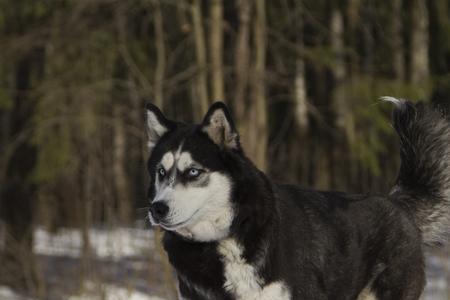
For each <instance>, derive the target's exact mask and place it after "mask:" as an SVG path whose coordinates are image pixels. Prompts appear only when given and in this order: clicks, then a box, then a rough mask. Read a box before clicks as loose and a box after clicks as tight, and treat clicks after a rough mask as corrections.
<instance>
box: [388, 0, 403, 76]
mask: <svg viewBox="0 0 450 300" xmlns="http://www.w3.org/2000/svg"><path fill="white" fill-rule="evenodd" d="M401 15H402V0H393V1H392V22H393V24H392V33H391V36H392V44H393V45H392V48H393V49H392V56H393V57H392V60H393V71H394V75H395V78H396V79H398V80H400V81H403V80H404V79H405V61H404V53H403V51H404V47H403V34H402V30H403V28H402V18H401V17H400V16H401Z"/></svg>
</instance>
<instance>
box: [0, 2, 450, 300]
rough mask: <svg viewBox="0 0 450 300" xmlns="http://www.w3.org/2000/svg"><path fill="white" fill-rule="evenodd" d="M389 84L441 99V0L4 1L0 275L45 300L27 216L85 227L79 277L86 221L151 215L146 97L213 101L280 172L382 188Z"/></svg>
mask: <svg viewBox="0 0 450 300" xmlns="http://www.w3.org/2000/svg"><path fill="white" fill-rule="evenodd" d="M385 95H391V96H396V97H401V98H408V99H411V100H422V101H433V102H436V103H444V102H449V100H450V1H449V0H428V1H426V0H392V1H375V0H341V1H332V0H314V1H310V0H280V1H268V0H233V1H224V0H203V1H202V0H129V1H120V0H76V1H75V0H47V1H45V0H14V1H13V0H0V252H1V254H0V259H1V260H2V262H1V268H0V284H5V285H9V286H14V287H17V288H22V289H25V290H28V291H29V293H30V294H32V295H38V296H39V297H41V298H45V297H46V296H45V295H46V288H45V284H44V287H41V285H40V284H38V283H39V282H42V278H41V279H39V278H40V277H42V275H40V273H41V272H40V267H39V263H38V262H37V259H36V257H35V255H33V251H32V248H33V247H32V245H33V236H34V235H33V232H34V229H35V228H37V227H39V228H46V229H47V230H49V231H56V230H57V229H58V228H61V227H71V228H78V229H80V232H81V233H82V242H83V255H82V258H83V259H82V260H81V266H82V267H81V269H80V270H81V273H83V272H89V271H86V270H88V269H89V263H88V260H89V251H90V249H91V247H90V243H91V241H90V239H89V234H88V229H89V228H92V227H93V226H111V227H118V226H133V225H134V224H135V222H136V220H142V221H143V220H145V216H146V206H148V202H147V200H146V189H147V174H146V169H145V160H146V159H147V156H148V153H147V149H146V142H145V138H146V133H145V127H144V117H145V115H144V103H145V102H147V101H151V102H153V103H155V104H156V105H157V106H159V107H160V108H162V109H163V111H165V113H166V114H167V115H168V116H169V117H171V118H173V119H176V120H183V121H186V122H192V121H195V122H199V121H200V120H201V118H202V116H203V114H204V113H205V111H206V109H207V107H208V106H209V105H210V104H211V103H212V102H214V101H216V100H223V101H225V102H226V103H227V104H228V105H229V106H230V108H231V109H232V111H233V115H234V117H235V121H236V123H237V125H238V128H239V131H240V133H241V140H242V142H243V145H244V149H245V151H246V153H247V155H248V156H249V157H251V158H252V159H253V161H254V162H255V163H256V164H257V165H258V166H259V167H260V168H261V169H263V170H265V171H266V172H267V173H268V174H269V175H270V176H271V177H272V178H274V179H275V180H284V181H290V182H296V183H299V184H301V185H304V186H311V187H314V188H320V189H339V190H345V191H349V192H375V193H385V192H387V191H388V190H389V188H390V186H391V185H392V183H393V182H394V180H395V176H396V172H397V168H398V149H397V139H396V137H395V134H394V131H393V129H392V128H391V125H390V123H389V117H390V111H391V107H389V105H386V104H381V103H380V101H379V100H378V99H379V97H381V96H385ZM83 270H84V271H83ZM166 273H167V272H166ZM47 290H48V287H47Z"/></svg>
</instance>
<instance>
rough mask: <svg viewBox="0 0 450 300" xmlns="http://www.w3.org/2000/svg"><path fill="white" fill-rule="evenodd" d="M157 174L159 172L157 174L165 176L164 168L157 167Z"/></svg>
mask: <svg viewBox="0 0 450 300" xmlns="http://www.w3.org/2000/svg"><path fill="white" fill-rule="evenodd" d="M158 174H159V176H161V177H164V176H166V170H164V168H159V169H158Z"/></svg>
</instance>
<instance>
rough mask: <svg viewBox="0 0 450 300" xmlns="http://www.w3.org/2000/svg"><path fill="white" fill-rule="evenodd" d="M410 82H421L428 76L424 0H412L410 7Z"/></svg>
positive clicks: (426, 15)
mask: <svg viewBox="0 0 450 300" xmlns="http://www.w3.org/2000/svg"><path fill="white" fill-rule="evenodd" d="M411 14H412V16H411V19H412V20H411V26H412V28H411V50H410V52H411V62H410V71H409V73H410V74H411V75H410V76H411V78H410V80H411V83H421V82H423V81H424V80H426V79H427V78H428V76H429V64H428V39H429V37H428V10H427V6H426V2H425V0H413V7H412V8H411Z"/></svg>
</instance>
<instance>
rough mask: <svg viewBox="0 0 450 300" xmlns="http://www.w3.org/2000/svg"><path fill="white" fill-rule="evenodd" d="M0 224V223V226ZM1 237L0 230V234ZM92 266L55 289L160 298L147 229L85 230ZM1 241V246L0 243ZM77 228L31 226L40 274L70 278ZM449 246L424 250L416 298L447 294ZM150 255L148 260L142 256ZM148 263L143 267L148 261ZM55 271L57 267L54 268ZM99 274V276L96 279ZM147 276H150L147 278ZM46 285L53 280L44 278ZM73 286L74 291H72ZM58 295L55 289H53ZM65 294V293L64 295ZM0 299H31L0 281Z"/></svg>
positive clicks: (76, 299) (93, 296)
mask: <svg viewBox="0 0 450 300" xmlns="http://www.w3.org/2000/svg"><path fill="white" fill-rule="evenodd" d="M0 229H1V226H0ZM0 236H1V234H0ZM89 238H90V246H91V250H92V252H91V253H92V255H93V259H95V260H96V261H97V263H96V264H95V269H96V271H97V272H98V273H99V274H102V276H103V277H101V278H102V279H101V280H103V281H101V280H100V281H99V282H95V283H93V282H87V283H84V284H82V286H83V288H82V289H81V291H80V290H79V289H78V290H76V289H75V290H73V289H67V290H65V287H64V290H62V291H61V293H63V294H62V295H67V298H65V299H69V300H82V299H83V300H97V299H102V300H103V299H105V300H122V299H124V300H162V298H159V297H156V296H153V295H163V294H164V293H163V291H164V283H163V279H162V278H161V276H160V270H161V269H160V268H161V266H160V265H159V262H158V260H159V259H158V255H157V254H156V251H155V245H154V235H153V231H152V230H149V229H138V228H114V229H106V228H96V229H90V230H89ZM0 244H1V241H0ZM0 246H1V245H0ZM82 246H83V245H82V237H81V232H80V231H79V230H76V229H60V230H58V231H57V232H56V233H50V232H48V231H46V230H44V229H42V228H38V229H37V230H36V231H35V236H34V252H35V253H36V254H37V255H38V257H39V259H40V262H41V265H42V266H44V268H43V270H44V271H43V272H44V275H45V276H46V278H47V279H48V278H52V276H53V278H56V279H55V281H61V282H67V281H69V282H71V280H72V279H73V278H71V277H70V276H73V275H70V274H73V272H74V270H75V272H76V270H77V268H78V266H79V265H80V257H81V249H82ZM449 249H450V248H444V249H441V250H433V251H430V252H428V253H427V255H426V257H427V259H426V266H427V286H426V289H425V292H424V295H423V296H422V298H421V300H448V299H450V298H449V297H450V250H449ZM149 257H153V258H152V259H153V260H150V262H149V260H148V258H149ZM149 263H151V264H152V265H151V266H149V265H148V264H149ZM55 270H59V271H61V270H62V271H61V272H59V271H58V272H56V271H55ZM99 279H100V278H99ZM149 280H150V281H149ZM48 281H49V282H51V283H50V287H51V286H54V285H52V284H54V282H53V281H52V280H50V279H48ZM77 291H78V292H77ZM58 295H61V294H58ZM69 295H71V296H69ZM0 300H34V299H31V298H27V297H25V296H23V295H20V294H18V293H16V292H15V291H13V290H11V289H9V288H7V287H2V286H0Z"/></svg>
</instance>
